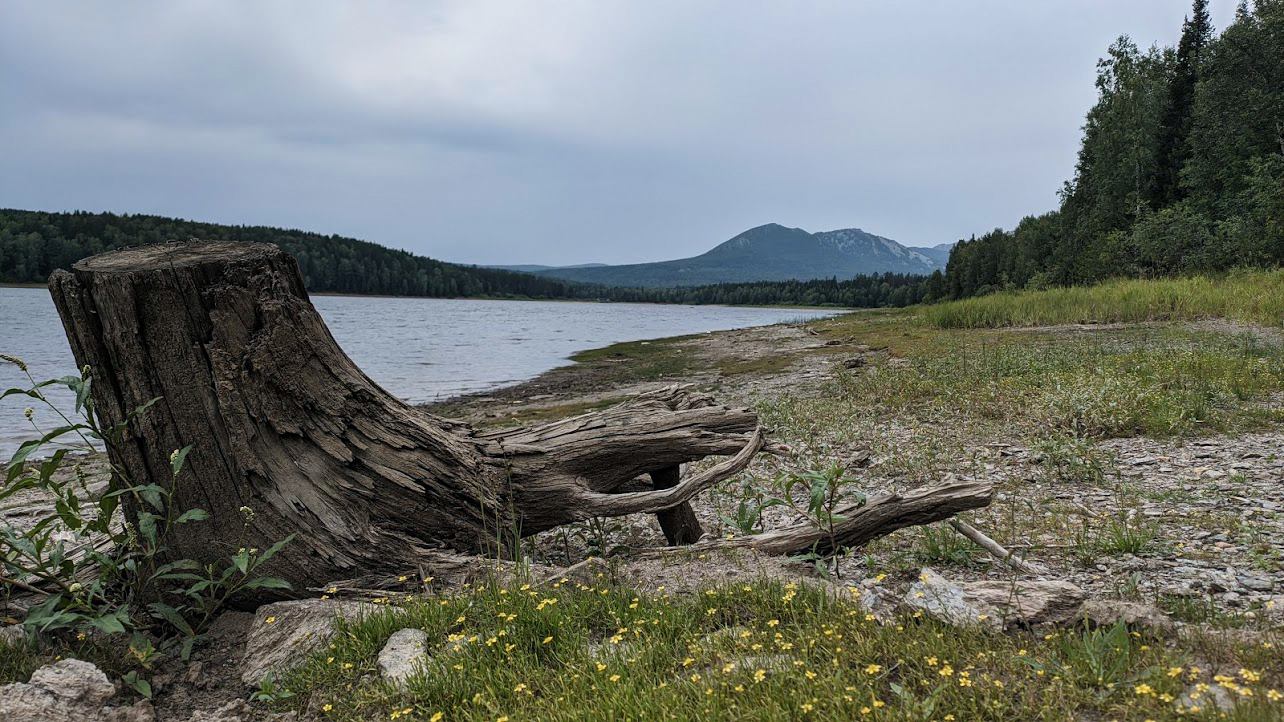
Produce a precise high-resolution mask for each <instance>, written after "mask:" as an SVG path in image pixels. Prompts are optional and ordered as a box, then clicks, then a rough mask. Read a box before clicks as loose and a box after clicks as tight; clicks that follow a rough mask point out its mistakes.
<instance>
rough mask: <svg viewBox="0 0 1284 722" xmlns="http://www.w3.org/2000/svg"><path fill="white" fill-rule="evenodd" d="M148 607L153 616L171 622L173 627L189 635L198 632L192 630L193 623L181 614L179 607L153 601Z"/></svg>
mask: <svg viewBox="0 0 1284 722" xmlns="http://www.w3.org/2000/svg"><path fill="white" fill-rule="evenodd" d="M147 609H148V610H150V611H151V613H152V616H153V617H156V618H157V619H162V620H164V621H166V622H169V624H170V626H171V627H174V628H175V629H177V630H179V631H180V632H182V633H183V634H186V635H187V636H189V637H191V636H194V635H195V634H196V632H195V631H193V630H192V625H190V624H188V623H187V620H186V619H183V615H181V614H179V613H178V610H177V609H175V608H173V607H171V606H169V605H168V604H161V603H160V602H152V603H151V604H148V605H147Z"/></svg>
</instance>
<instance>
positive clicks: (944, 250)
mask: <svg viewBox="0 0 1284 722" xmlns="http://www.w3.org/2000/svg"><path fill="white" fill-rule="evenodd" d="M910 250H911V251H918V252H919V253H921V254H923V255H924V256H927V257H928V258H930V259H932V261H933V262H935V263H936V265H937V267H938V268H940V269H941V270H945V264H947V263H949V262H950V251H952V250H954V244H953V243H942V244H940V245H936V246H932V247H931V248H922V247H919V246H910Z"/></svg>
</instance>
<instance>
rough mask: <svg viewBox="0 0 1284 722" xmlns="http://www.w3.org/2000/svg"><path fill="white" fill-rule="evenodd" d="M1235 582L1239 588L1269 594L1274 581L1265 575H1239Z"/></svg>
mask: <svg viewBox="0 0 1284 722" xmlns="http://www.w3.org/2000/svg"><path fill="white" fill-rule="evenodd" d="M1235 580H1236V581H1238V582H1239V585H1240V586H1241V587H1243V588H1245V589H1251V590H1252V591H1254V592H1269V591H1271V590H1273V589H1275V580H1274V579H1271V578H1270V577H1268V576H1266V575H1265V574H1240V575H1239V576H1238V577H1236V578H1235Z"/></svg>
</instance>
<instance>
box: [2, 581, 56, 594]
mask: <svg viewBox="0 0 1284 722" xmlns="http://www.w3.org/2000/svg"><path fill="white" fill-rule="evenodd" d="M0 584H8V585H11V586H15V587H17V588H19V589H24V590H26V591H28V592H32V593H33V594H43V595H44V596H46V597H47V596H49V595H50V594H51V592H49V591H47V590H44V589H41V588H40V587H33V586H31V585H30V584H28V583H26V582H22V581H18V580H17V579H10V578H9V577H0Z"/></svg>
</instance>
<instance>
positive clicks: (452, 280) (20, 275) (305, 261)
mask: <svg viewBox="0 0 1284 722" xmlns="http://www.w3.org/2000/svg"><path fill="white" fill-rule="evenodd" d="M189 238H200V239H205V240H214V239H218V240H232V241H262V242H267V243H275V244H276V245H278V246H280V247H281V248H282V249H284V250H285V251H287V252H288V253H290V254H291V255H292V256H294V258H295V259H296V260H297V261H298V263H299V269H300V271H302V273H303V278H304V282H305V283H306V284H307V287H308V289H309V290H310V291H313V292H320V293H359V294H380V295H390V296H426V297H433V298H478V297H484V298H537V299H578V300H596V301H630V302H637V303H687V304H711V303H716V304H755V305H806V306H844V307H852V308H873V307H880V306H898V307H899V306H908V305H911V304H915V303H919V302H920V301H923V300H924V297H925V296H928V295H929V292H930V289H931V288H936V289H937V291H936V295H937V297H939V296H940V293H941V289H943V288H944V286H943V282H942V280H941V278H940V276H939V274H938V275H937V276H934V277H933V278H932V279H925V278H923V277H922V276H911V275H905V274H894V273H884V274H875V275H868V276H857V277H855V278H852V279H846V280H842V281H839V280H835V279H828V280H816V281H764V282H756V283H724V284H717V285H711V286H693V287H685V288H645V289H644V288H617V287H608V286H599V285H594V284H586V283H575V282H571V281H561V280H558V279H554V278H546V277H543V276H536V275H532V274H529V273H518V272H515V271H503V270H498V269H492V268H481V267H477V266H466V265H460V264H455V263H445V262H442V261H437V260H434V259H431V258H425V257H423V256H416V255H414V254H412V253H408V252H406V251H398V250H394V249H391V248H386V247H384V246H380V245H378V244H376V243H370V242H367V241H360V240H357V239H354V238H345V237H342V236H336V235H329V236H326V235H322V234H319V233H309V232H305V231H298V230H287V229H282V228H270V227H266V226H230V225H218V224H213V223H198V222H195V221H185V220H180V219H176V218H165V217H161V216H149V215H128V214H126V215H117V214H114V213H87V212H81V211H78V212H74V213H46V212H40V211H22V210H12V209H6V210H0V282H4V283H42V282H44V280H45V279H46V278H47V277H48V275H49V273H50V272H51V271H52V270H54V269H55V268H67V267H69V266H70V265H71V264H73V263H75V262H76V261H78V260H80V259H81V258H85V257H88V256H92V255H95V254H97V253H102V252H103V251H109V250H112V249H116V248H124V247H126V246H138V245H143V244H148V243H162V242H165V241H167V240H186V239H189Z"/></svg>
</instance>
